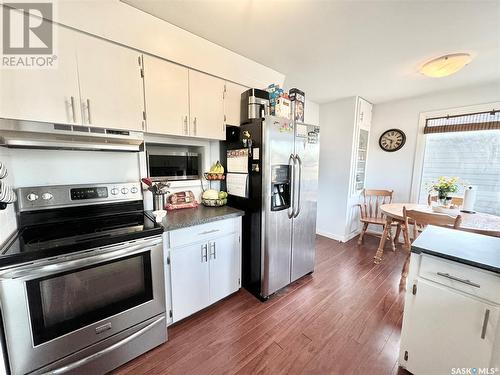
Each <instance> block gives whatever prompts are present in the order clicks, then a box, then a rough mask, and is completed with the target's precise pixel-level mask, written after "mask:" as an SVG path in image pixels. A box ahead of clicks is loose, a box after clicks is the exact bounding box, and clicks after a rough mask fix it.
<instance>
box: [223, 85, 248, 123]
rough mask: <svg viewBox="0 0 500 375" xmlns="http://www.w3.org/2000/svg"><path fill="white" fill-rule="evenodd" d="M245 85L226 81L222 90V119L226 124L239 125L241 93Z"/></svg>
mask: <svg viewBox="0 0 500 375" xmlns="http://www.w3.org/2000/svg"><path fill="white" fill-rule="evenodd" d="M246 90H248V88H247V87H245V86H241V85H237V84H236V83H232V82H226V85H225V91H224V121H225V124H226V125H233V126H240V123H241V94H242V93H243V92H245V91H246Z"/></svg>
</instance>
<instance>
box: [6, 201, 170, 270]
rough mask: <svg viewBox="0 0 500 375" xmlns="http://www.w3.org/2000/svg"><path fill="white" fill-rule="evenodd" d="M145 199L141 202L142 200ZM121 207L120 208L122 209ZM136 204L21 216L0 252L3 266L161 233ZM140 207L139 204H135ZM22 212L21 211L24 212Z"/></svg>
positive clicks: (159, 228) (160, 229) (159, 227)
mask: <svg viewBox="0 0 500 375" xmlns="http://www.w3.org/2000/svg"><path fill="white" fill-rule="evenodd" d="M141 203H142V202H141ZM120 208H121V209H120ZM125 208H133V207H130V206H129V207H119V206H106V207H79V208H78V209H76V210H75V209H61V210H57V209H56V210H49V211H44V212H36V213H30V216H26V215H25V216H21V218H20V221H21V223H22V225H21V228H20V230H19V232H18V233H17V236H15V238H13V240H12V241H11V242H10V243H9V244H8V245H7V246H6V247H5V248H4V249H2V252H1V254H0V266H5V265H9V264H16V263H23V262H26V261H30V260H35V259H40V258H44V257H51V256H56V255H61V254H67V253H71V252H76V251H81V250H87V249H92V248H95V247H99V246H106V245H110V244H115V243H116V244H117V243H120V242H124V241H130V240H133V239H138V238H143V237H148V236H154V235H158V234H161V233H162V232H163V228H162V227H161V226H160V225H159V224H157V223H155V222H154V221H153V220H151V219H150V218H149V217H148V216H147V215H145V214H144V212H143V211H142V205H141V207H140V208H141V210H132V211H128V210H124V209H125ZM135 208H137V207H135ZM21 215H22V214H21Z"/></svg>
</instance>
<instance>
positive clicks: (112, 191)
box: [111, 188, 120, 195]
mask: <svg viewBox="0 0 500 375" xmlns="http://www.w3.org/2000/svg"><path fill="white" fill-rule="evenodd" d="M119 192H120V191H119V190H118V189H117V188H113V189H111V194H113V195H117V194H118V193H119Z"/></svg>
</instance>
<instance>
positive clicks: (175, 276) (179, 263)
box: [170, 244, 210, 321]
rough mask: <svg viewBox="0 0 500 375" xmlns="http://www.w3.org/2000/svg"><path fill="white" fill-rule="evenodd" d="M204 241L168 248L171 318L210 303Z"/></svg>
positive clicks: (182, 317)
mask: <svg viewBox="0 0 500 375" xmlns="http://www.w3.org/2000/svg"><path fill="white" fill-rule="evenodd" d="M206 252H207V244H195V245H188V246H184V247H179V248H176V249H172V250H171V251H170V269H171V278H172V317H173V320H174V321H178V320H181V319H184V318H185V317H186V316H189V315H191V314H192V313H194V312H195V311H198V310H201V309H203V308H204V307H206V306H208V305H209V303H210V293H209V291H210V285H209V282H210V274H209V266H208V261H207V259H206Z"/></svg>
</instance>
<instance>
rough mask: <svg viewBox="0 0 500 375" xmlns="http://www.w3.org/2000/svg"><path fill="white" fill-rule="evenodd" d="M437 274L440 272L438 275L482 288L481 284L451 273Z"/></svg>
mask: <svg viewBox="0 0 500 375" xmlns="http://www.w3.org/2000/svg"><path fill="white" fill-rule="evenodd" d="M437 274H438V276H443V277H446V278H448V279H451V280H454V281H458V282H459V283H463V284H467V285H470V286H473V287H474V288H481V285H479V284H476V283H473V282H472V281H470V280H466V279H461V278H460V277H456V276H452V275H450V274H449V273H443V272H438V273H437Z"/></svg>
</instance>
